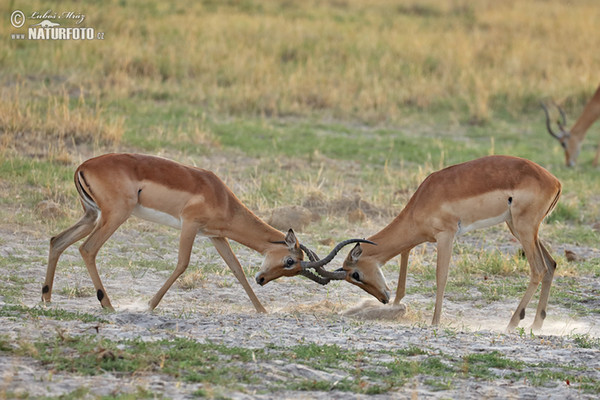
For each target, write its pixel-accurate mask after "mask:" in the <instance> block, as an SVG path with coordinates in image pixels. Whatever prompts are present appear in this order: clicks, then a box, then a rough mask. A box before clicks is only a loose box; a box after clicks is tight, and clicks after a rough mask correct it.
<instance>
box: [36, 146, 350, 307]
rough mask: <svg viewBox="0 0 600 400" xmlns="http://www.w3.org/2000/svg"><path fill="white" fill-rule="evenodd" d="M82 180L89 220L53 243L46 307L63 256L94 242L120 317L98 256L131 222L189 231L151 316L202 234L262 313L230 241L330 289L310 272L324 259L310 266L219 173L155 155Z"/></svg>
mask: <svg viewBox="0 0 600 400" xmlns="http://www.w3.org/2000/svg"><path fill="white" fill-rule="evenodd" d="M74 180H75V186H76V188H77V192H78V193H79V199H80V202H81V204H82V206H83V209H84V215H83V217H81V219H80V220H79V221H78V222H77V223H75V224H74V225H73V226H71V227H70V228H68V229H66V230H65V231H63V232H62V233H60V234H58V235H57V236H55V237H53V238H51V239H50V251H49V256H48V268H47V270H46V279H45V283H44V286H43V288H42V301H43V302H50V301H51V296H52V285H53V281H54V273H55V271H56V265H57V263H58V259H59V257H60V255H61V254H62V253H63V252H64V251H65V249H67V248H68V247H69V246H71V245H72V244H73V243H75V242H77V241H79V240H81V239H83V238H85V237H87V239H86V240H85V241H84V242H83V244H82V245H81V246H80V247H79V252H80V253H81V256H82V258H83V260H84V261H85V265H86V267H87V270H88V272H89V274H90V277H91V278H92V282H93V284H94V288H95V290H96V294H97V298H98V301H100V304H101V306H102V307H103V308H107V309H110V310H114V308H113V306H112V304H111V302H110V300H109V297H108V294H107V293H106V289H105V288H104V286H103V285H102V281H101V280H100V276H99V274H98V270H97V267H96V255H97V254H98V251H99V250H100V248H101V247H102V245H104V243H105V242H106V241H107V240H108V239H109V238H110V237H111V236H112V234H113V233H114V232H115V231H116V230H117V228H118V227H119V226H121V225H122V224H123V223H124V222H125V221H126V220H127V219H128V218H129V217H130V216H131V215H135V216H137V217H140V218H142V219H145V220H148V221H151V222H155V223H158V224H162V225H167V226H171V227H173V228H177V229H180V230H181V234H180V237H179V254H178V260H177V266H176V268H175V270H174V271H173V273H172V274H171V276H170V277H169V278H168V279H167V281H166V282H165V283H164V285H163V286H162V287H161V288H160V289H159V291H158V292H157V293H156V294H155V295H154V297H152V299H151V300H150V302H149V304H148V305H149V308H150V310H153V309H154V308H156V306H157V305H158V303H159V302H160V301H161V299H162V298H163V296H164V295H165V293H166V292H167V291H168V290H169V288H170V287H171V286H172V285H173V283H174V282H175V280H176V279H177V278H178V277H179V276H180V275H181V274H183V272H184V271H185V270H186V268H187V266H188V264H189V261H190V255H191V251H192V246H193V244H194V239H195V238H196V235H198V234H200V235H203V236H206V237H208V238H210V240H211V242H212V244H213V245H214V246H215V248H216V249H217V252H218V253H219V254H220V256H221V257H222V258H223V260H224V261H225V263H226V264H227V265H228V266H229V268H230V269H231V271H232V272H233V274H234V275H235V277H236V278H237V280H238V281H239V282H240V284H241V285H242V287H243V288H244V290H245V291H246V293H247V295H248V297H249V298H250V300H251V301H252V304H253V305H254V307H255V309H256V311H257V312H261V313H264V312H266V310H265V308H264V307H263V306H262V304H261V303H260V301H259V300H258V298H257V297H256V295H255V294H254V291H253V290H252V288H251V286H250V285H249V283H248V280H247V279H246V276H245V275H244V271H243V270H242V266H241V265H240V262H239V261H238V259H237V257H236V256H235V254H234V253H233V251H232V250H231V246H230V245H229V242H228V240H227V239H228V238H229V239H232V240H235V241H236V242H238V243H241V244H242V245H245V246H247V247H249V248H251V249H253V250H256V251H258V252H259V253H261V254H263V255H264V256H265V259H264V262H263V268H275V267H279V268H282V269H284V270H285V269H286V268H289V267H291V266H295V265H298V266H301V267H302V269H303V272H302V273H301V275H304V276H306V277H308V278H310V279H312V280H314V281H316V282H318V283H320V284H326V283H327V282H328V280H327V279H323V278H322V277H319V276H317V275H315V274H313V273H311V272H310V271H309V270H308V268H321V265H322V264H320V263H319V262H318V260H313V261H308V262H307V261H303V251H304V252H308V254H311V256H312V254H313V253H312V252H311V251H310V250H309V249H308V248H306V247H305V246H304V245H301V244H300V243H299V242H298V239H297V238H296V235H295V234H294V232H293V231H292V230H291V229H290V230H289V231H288V233H287V234H286V235H284V234H283V233H282V232H280V231H278V230H276V229H275V228H273V227H271V226H270V225H268V224H266V223H265V222H263V221H262V220H261V219H259V218H258V217H257V216H256V215H255V214H254V213H252V211H250V210H249V209H248V208H246V206H244V204H242V202H241V201H240V200H239V199H238V198H237V197H236V196H235V194H234V193H233V192H232V191H231V190H230V189H229V188H228V187H227V186H226V185H225V183H224V182H223V181H222V180H221V179H219V177H218V176H216V175H215V174H214V173H213V172H211V171H208V170H205V169H200V168H195V167H191V166H186V165H183V164H180V163H177V162H175V161H171V160H167V159H164V158H161V157H155V156H149V155H142V154H105V155H102V156H99V157H96V158H92V159H89V160H87V161H85V162H84V163H83V164H81V165H80V166H79V167H78V168H77V169H76V171H75V177H74ZM355 242H360V240H352V239H351V240H348V241H345V242H343V243H344V244H343V245H342V247H343V246H345V245H347V244H349V243H355ZM340 248H341V247H340ZM337 251H339V249H338V248H337V247H336V252H337Z"/></svg>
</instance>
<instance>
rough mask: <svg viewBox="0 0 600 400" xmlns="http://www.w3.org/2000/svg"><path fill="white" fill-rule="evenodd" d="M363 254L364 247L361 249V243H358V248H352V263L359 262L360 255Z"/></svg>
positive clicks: (350, 255)
mask: <svg viewBox="0 0 600 400" xmlns="http://www.w3.org/2000/svg"><path fill="white" fill-rule="evenodd" d="M361 254H362V247H360V243H356V246H354V247H353V248H352V250H350V254H349V257H350V261H352V262H353V263H355V262H357V261H358V259H359V258H360V255H361Z"/></svg>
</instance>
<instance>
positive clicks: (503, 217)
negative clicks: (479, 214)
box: [456, 210, 510, 235]
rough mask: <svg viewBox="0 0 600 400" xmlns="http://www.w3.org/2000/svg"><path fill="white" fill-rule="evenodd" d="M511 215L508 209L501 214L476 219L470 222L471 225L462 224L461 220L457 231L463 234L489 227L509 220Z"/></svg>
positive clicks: (458, 233)
mask: <svg viewBox="0 0 600 400" xmlns="http://www.w3.org/2000/svg"><path fill="white" fill-rule="evenodd" d="M509 217H510V210H506V211H505V212H503V213H502V214H500V215H498V216H496V217H491V218H486V219H480V220H478V221H474V222H472V223H470V224H469V225H462V224H461V223H460V222H459V223H458V231H457V232H456V234H457V235H461V234H463V233H467V232H469V231H474V230H475V229H479V228H487V227H488V226H493V225H498V224H499V223H502V222H504V221H507V220H508V218H509Z"/></svg>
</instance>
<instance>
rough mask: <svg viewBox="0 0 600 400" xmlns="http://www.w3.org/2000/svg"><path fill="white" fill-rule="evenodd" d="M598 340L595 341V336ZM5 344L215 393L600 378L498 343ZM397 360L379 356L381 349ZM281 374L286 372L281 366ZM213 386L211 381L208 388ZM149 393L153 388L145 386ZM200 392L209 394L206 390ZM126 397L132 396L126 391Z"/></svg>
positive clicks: (66, 339) (78, 366)
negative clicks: (274, 371)
mask: <svg viewBox="0 0 600 400" xmlns="http://www.w3.org/2000/svg"><path fill="white" fill-rule="evenodd" d="M575 340H576V342H577V343H580V342H581V343H582V344H581V346H582V347H588V346H596V347H597V343H595V342H594V341H592V340H590V339H589V338H583V337H582V338H581V339H578V338H575ZM592 342H593V343H592ZM2 343H4V340H3V339H2V340H0V345H1V346H0V352H3V353H4V354H6V353H10V352H15V353H18V354H21V355H26V356H30V357H33V358H35V359H37V360H39V361H40V362H41V363H42V364H43V365H45V366H46V367H48V368H52V369H53V370H56V371H62V372H69V373H77V374H82V375H89V376H94V375H99V374H104V373H111V374H135V373H139V372H142V371H143V372H144V373H157V374H163V375H165V376H169V377H171V378H173V379H177V380H182V381H185V382H191V383H194V382H197V383H202V384H203V385H204V387H205V388H207V387H210V388H212V390H213V393H214V392H216V393H218V392H220V391H222V390H224V389H225V388H227V389H228V390H231V389H234V387H233V386H231V382H237V384H236V385H239V386H238V389H239V390H244V389H243V385H253V384H256V383H258V382H262V383H263V387H264V388H265V389H264V390H266V391H267V392H270V391H278V390H281V389H286V390H310V391H325V392H327V391H330V390H332V389H336V390H341V391H349V392H353V393H364V394H376V393H388V392H390V391H394V390H397V389H399V388H402V387H403V386H405V385H406V384H407V383H408V382H409V381H410V380H411V379H412V378H414V377H416V376H422V377H423V378H424V379H423V382H424V383H425V385H426V386H428V387H429V388H430V389H431V390H434V391H435V390H447V389H449V388H452V387H454V386H455V385H457V384H458V383H457V380H461V379H476V380H481V381H497V380H498V379H509V380H515V381H518V380H523V379H527V380H528V381H529V382H530V383H531V384H533V385H534V386H539V385H543V386H548V385H550V386H553V385H558V384H561V383H562V382H564V381H565V380H569V381H570V382H572V384H575V385H578V386H579V387H580V388H581V389H582V390H583V391H584V392H593V390H595V389H596V388H598V386H599V385H600V383H599V382H598V381H597V379H594V378H591V377H590V374H589V372H590V371H589V370H588V369H586V367H585V366H574V365H552V366H549V365H545V364H544V363H540V364H538V363H530V362H523V361H518V360H514V359H511V358H510V357H507V356H505V355H502V354H500V353H499V352H497V351H491V352H478V353H470V354H466V355H464V356H462V357H455V356H450V355H447V354H444V353H441V352H440V353H432V352H430V351H429V350H427V349H423V348H419V347H416V346H411V347H409V348H406V349H398V350H395V351H385V352H380V351H375V352H374V353H373V352H370V353H366V352H362V351H357V350H352V349H345V348H341V347H338V346H336V345H327V346H318V345H315V344H301V345H296V346H291V347H286V348H282V347H278V346H270V347H268V348H265V349H246V348H240V347H232V346H225V345H221V344H216V343H199V342H196V341H195V340H192V339H185V338H173V339H161V340H156V341H151V342H148V341H144V340H141V339H133V340H121V341H118V342H116V341H111V340H108V339H103V338H100V337H97V336H86V335H84V336H66V335H61V336H56V337H54V338H46V339H45V340H40V341H36V342H34V343H28V342H20V345H19V347H18V348H13V347H12V346H10V345H2ZM383 354H386V355H387V356H388V358H389V357H390V356H391V357H392V359H393V360H392V361H389V362H383V363H381V362H377V361H376V360H377V359H378V358H379V356H380V355H383ZM275 360H278V361H279V362H283V363H294V364H301V365H305V366H306V367H309V368H315V369H319V370H323V371H326V372H337V373H339V374H342V375H345V376H346V378H344V379H342V380H340V381H338V382H335V383H333V382H329V381H321V380H308V379H305V378H302V377H295V376H287V377H286V378H285V380H283V381H281V380H279V379H275V380H271V381H267V382H265V381H264V379H263V377H262V373H261V370H262V368H261V365H262V363H270V362H273V361H275ZM281 374H285V373H284V372H283V371H281ZM204 390H206V389H204ZM144 393H145V394H144V397H145V396H146V395H150V393H148V392H144ZM198 395H209V393H208V392H206V391H203V392H198ZM125 398H126V397H125Z"/></svg>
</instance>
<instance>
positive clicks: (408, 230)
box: [363, 208, 428, 265]
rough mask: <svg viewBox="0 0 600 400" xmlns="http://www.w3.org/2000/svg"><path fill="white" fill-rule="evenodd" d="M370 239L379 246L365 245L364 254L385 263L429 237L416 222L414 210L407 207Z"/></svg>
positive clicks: (381, 263)
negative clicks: (411, 210)
mask: <svg viewBox="0 0 600 400" xmlns="http://www.w3.org/2000/svg"><path fill="white" fill-rule="evenodd" d="M368 240H371V241H373V242H375V243H377V246H368V245H365V246H363V256H370V257H373V258H374V259H376V260H377V262H378V263H379V264H380V265H383V264H385V263H386V262H387V261H388V260H391V259H392V258H394V257H396V256H397V255H398V254H400V253H403V252H405V251H408V250H410V249H412V248H413V247H415V246H417V245H418V244H421V243H423V242H426V241H427V240H428V239H427V237H426V235H425V234H424V233H423V232H421V230H420V229H419V227H418V225H417V224H416V223H415V221H414V219H413V217H412V212H410V210H407V208H405V209H404V210H402V212H400V214H399V215H398V216H397V217H396V218H395V219H394V220H393V221H392V222H391V223H390V224H389V225H388V226H386V227H385V228H383V229H382V230H380V231H379V232H377V233H376V234H374V235H373V236H371V237H370V238H368Z"/></svg>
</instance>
